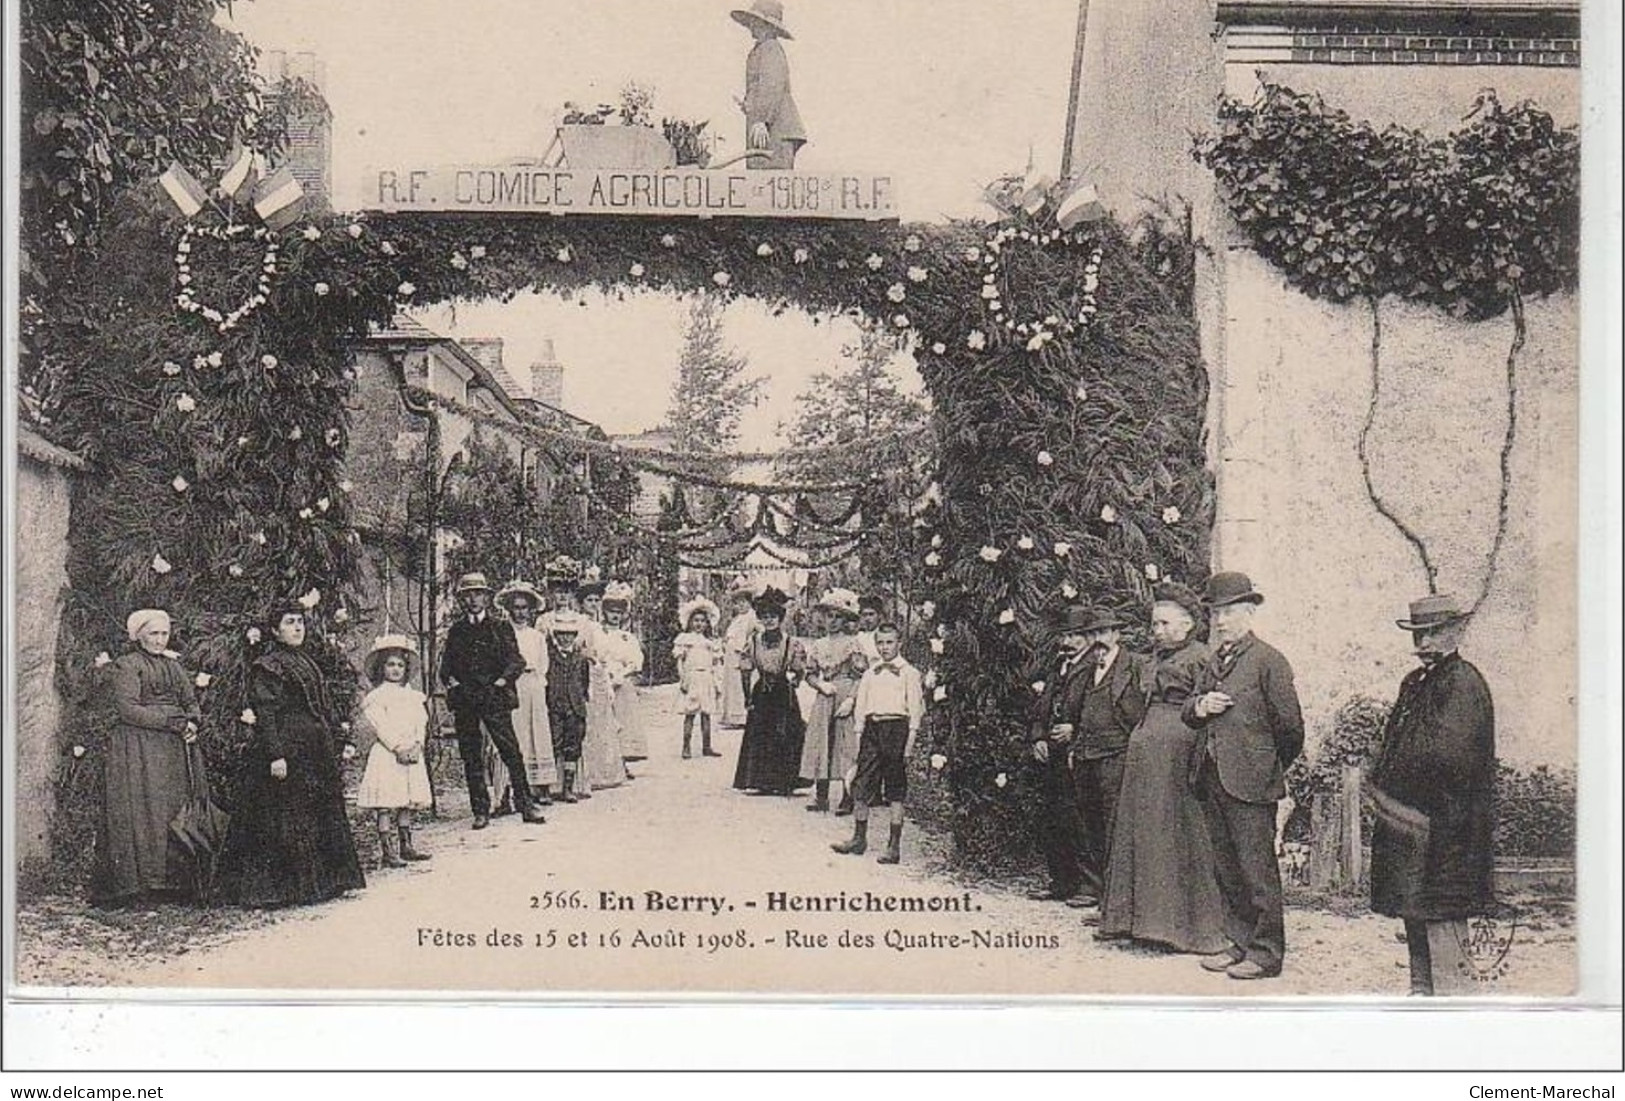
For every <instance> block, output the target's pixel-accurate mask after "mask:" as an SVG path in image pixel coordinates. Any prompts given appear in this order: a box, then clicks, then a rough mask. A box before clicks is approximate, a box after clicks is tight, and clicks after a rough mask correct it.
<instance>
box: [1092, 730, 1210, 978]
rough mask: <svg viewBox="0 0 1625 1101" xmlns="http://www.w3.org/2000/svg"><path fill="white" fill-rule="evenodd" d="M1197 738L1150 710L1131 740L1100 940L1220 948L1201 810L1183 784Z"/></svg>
mask: <svg viewBox="0 0 1625 1101" xmlns="http://www.w3.org/2000/svg"><path fill="white" fill-rule="evenodd" d="M1195 743H1196V732H1195V731H1193V730H1191V729H1190V728H1189V727H1188V726H1186V725H1185V723H1184V721H1183V720H1182V719H1181V718H1180V717H1179V707H1178V706H1177V705H1174V704H1167V703H1155V704H1152V705H1151V709H1150V710H1149V711H1148V712H1147V713H1146V716H1145V719H1144V721H1142V722H1141V723H1140V726H1139V727H1138V728H1137V729H1136V730H1135V731H1134V734H1133V735H1132V736H1131V737H1130V739H1129V745H1128V752H1127V753H1126V754H1125V758H1126V759H1125V761H1124V765H1123V786H1122V793H1121V795H1120V796H1119V799H1118V803H1117V821H1116V828H1115V830H1114V831H1113V833H1112V850H1111V858H1110V861H1109V862H1108V864H1107V874H1106V895H1105V898H1104V899H1103V901H1102V903H1101V915H1100V933H1101V935H1102V936H1107V937H1113V936H1115V937H1133V938H1134V939H1136V940H1146V941H1154V942H1156V943H1158V944H1164V945H1167V946H1169V947H1171V948H1176V949H1179V950H1180V951H1184V952H1202V953H1207V952H1218V951H1222V950H1223V949H1224V947H1225V944H1226V943H1227V942H1226V939H1225V935H1224V909H1223V905H1222V902H1221V900H1220V897H1219V885H1218V881H1217V879H1216V878H1215V877H1214V871H1213V847H1212V843H1211V842H1210V841H1209V839H1208V831H1207V822H1206V819H1205V818H1204V817H1203V812H1202V803H1201V801H1200V800H1199V799H1198V798H1197V797H1196V796H1195V795H1194V794H1193V793H1192V792H1191V790H1190V787H1189V783H1188V777H1189V767H1190V755H1191V752H1192V750H1193V748H1194V746H1195Z"/></svg>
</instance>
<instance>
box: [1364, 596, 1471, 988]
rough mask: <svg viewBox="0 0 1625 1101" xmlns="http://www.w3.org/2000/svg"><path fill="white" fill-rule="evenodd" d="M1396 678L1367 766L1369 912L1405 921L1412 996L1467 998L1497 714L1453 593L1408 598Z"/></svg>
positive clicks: (1465, 618)
mask: <svg viewBox="0 0 1625 1101" xmlns="http://www.w3.org/2000/svg"><path fill="white" fill-rule="evenodd" d="M1410 612H1411V614H1410V617H1409V618H1408V619H1401V620H1398V621H1397V622H1398V624H1399V626H1400V628H1402V629H1403V630H1406V631H1409V632H1411V639H1412V644H1413V648H1414V650H1415V653H1416V657H1417V660H1418V661H1420V662H1421V667H1420V668H1418V669H1413V670H1412V671H1411V672H1410V673H1408V674H1406V676H1405V679H1404V680H1403V681H1401V682H1400V685H1399V698H1398V699H1397V700H1395V701H1394V706H1393V710H1391V711H1389V712H1388V722H1387V724H1386V725H1385V726H1384V727H1383V732H1382V743H1381V747H1380V748H1379V750H1378V752H1377V756H1376V760H1375V761H1374V762H1373V764H1372V769H1371V787H1370V793H1371V803H1372V808H1373V810H1374V811H1375V812H1376V825H1375V829H1374V831H1373V834H1372V838H1371V908H1372V909H1373V910H1375V911H1376V912H1377V913H1379V914H1384V915H1386V916H1388V917H1397V918H1400V919H1401V920H1402V921H1404V923H1405V943H1406V946H1407V949H1408V951H1409V954H1410V970H1411V993H1412V994H1420V995H1430V994H1454V993H1466V992H1469V991H1470V990H1471V985H1470V983H1469V982H1468V978H1469V975H1468V969H1469V967H1470V965H1469V964H1468V963H1467V961H1466V960H1465V958H1464V951H1463V949H1464V946H1465V945H1466V944H1467V943H1468V940H1469V937H1470V932H1469V927H1468V920H1469V919H1471V918H1477V917H1481V916H1483V915H1484V914H1487V913H1488V912H1490V910H1491V909H1493V907H1494V904H1495V893H1494V876H1495V806H1494V795H1495V708H1494V706H1493V704H1492V703H1491V700H1490V689H1489V685H1488V684H1486V683H1485V682H1484V678H1483V676H1482V675H1481V674H1480V673H1479V671H1478V670H1477V669H1476V668H1474V667H1473V666H1472V664H1471V663H1469V662H1468V661H1467V660H1466V659H1464V658H1463V657H1462V656H1461V654H1460V653H1458V652H1457V647H1458V646H1459V645H1460V644H1461V636H1462V633H1463V631H1465V630H1466V627H1467V615H1468V614H1467V612H1465V611H1463V610H1462V607H1461V604H1460V602H1459V601H1458V600H1457V599H1456V598H1455V597H1453V596H1428V597H1424V598H1422V599H1421V600H1417V601H1414V602H1412V604H1411V609H1410Z"/></svg>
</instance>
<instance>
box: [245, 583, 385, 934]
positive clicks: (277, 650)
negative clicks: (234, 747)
mask: <svg viewBox="0 0 1625 1101" xmlns="http://www.w3.org/2000/svg"><path fill="white" fill-rule="evenodd" d="M272 631H273V634H274V638H273V641H272V643H271V646H270V649H269V650H268V651H267V652H266V653H264V654H262V655H260V656H259V657H258V658H256V659H255V660H254V662H253V663H252V664H251V665H250V666H249V669H248V703H249V706H248V710H247V711H246V712H245V715H244V718H245V720H252V721H251V727H252V731H253V737H252V739H251V741H250V743H249V746H248V748H247V750H246V755H245V760H244V771H243V775H242V778H241V780H240V781H239V784H238V799H237V806H236V809H235V811H234V814H233V818H232V828H231V834H230V836H229V837H228V838H227V841H226V851H225V853H224V855H223V856H222V857H221V861H220V863H221V868H220V893H221V896H222V898H223V899H224V900H225V901H227V902H232V903H235V904H237V905H239V906H257V907H266V908H270V907H277V906H299V905H304V904H307V903H312V902H323V901H326V900H327V899H331V898H337V897H338V896H339V895H341V894H343V893H344V892H345V891H349V890H355V889H358V888H361V887H364V886H366V879H365V878H364V877H363V876H362V874H361V864H360V862H359V861H358V860H357V859H356V852H355V841H354V839H353V838H352V836H351V834H350V822H349V818H348V816H347V815H346V814H345V809H344V779H343V775H342V773H341V771H340V766H339V759H340V757H341V756H348V755H349V754H351V753H353V747H351V746H349V745H348V744H347V743H344V742H342V741H341V740H340V739H339V737H338V736H337V734H336V727H337V723H336V721H335V719H334V716H333V707H332V703H331V700H330V699H329V696H328V691H327V686H326V684H325V682H324V681H323V679H322V673H321V670H320V669H319V668H318V667H317V665H316V662H315V661H314V660H312V658H311V657H310V655H309V654H308V653H306V652H305V651H304V644H305V616H304V609H303V608H301V607H300V606H299V605H298V604H292V605H285V606H282V607H280V608H279V609H278V610H277V614H276V615H275V617H274V619H273V620H272Z"/></svg>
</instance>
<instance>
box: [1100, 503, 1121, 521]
mask: <svg viewBox="0 0 1625 1101" xmlns="http://www.w3.org/2000/svg"><path fill="white" fill-rule="evenodd" d="M1100 519H1101V522H1102V523H1106V524H1115V523H1117V510H1116V509H1115V508H1112V506H1110V505H1104V506H1102V507H1101V510H1100Z"/></svg>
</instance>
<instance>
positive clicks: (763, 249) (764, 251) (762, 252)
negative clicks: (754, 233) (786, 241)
mask: <svg viewBox="0 0 1625 1101" xmlns="http://www.w3.org/2000/svg"><path fill="white" fill-rule="evenodd" d="M756 255H757V256H760V257H762V258H763V259H766V258H767V257H769V256H772V255H773V246H772V245H770V244H768V243H767V242H766V241H763V242H762V243H761V244H759V245H757V246H756Z"/></svg>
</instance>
